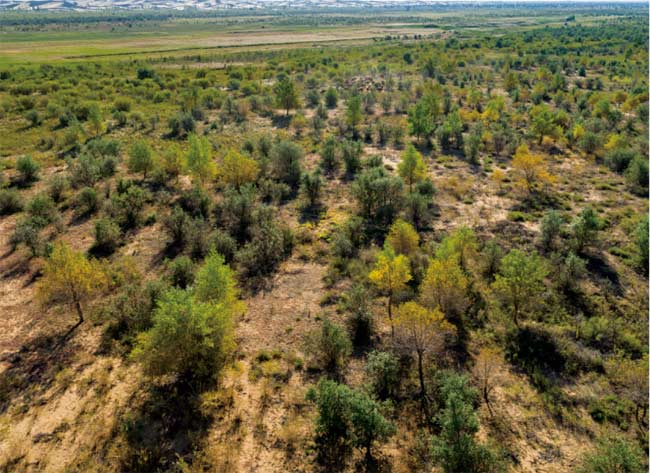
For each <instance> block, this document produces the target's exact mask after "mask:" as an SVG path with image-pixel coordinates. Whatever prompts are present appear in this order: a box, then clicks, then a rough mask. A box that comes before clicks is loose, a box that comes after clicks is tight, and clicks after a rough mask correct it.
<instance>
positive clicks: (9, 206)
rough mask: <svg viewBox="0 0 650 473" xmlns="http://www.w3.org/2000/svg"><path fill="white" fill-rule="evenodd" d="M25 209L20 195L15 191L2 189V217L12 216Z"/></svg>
mask: <svg viewBox="0 0 650 473" xmlns="http://www.w3.org/2000/svg"><path fill="white" fill-rule="evenodd" d="M22 209H23V201H22V198H21V196H20V193H19V192H18V191H17V190H14V189H0V215H10V214H13V213H16V212H20V211H21V210H22Z"/></svg>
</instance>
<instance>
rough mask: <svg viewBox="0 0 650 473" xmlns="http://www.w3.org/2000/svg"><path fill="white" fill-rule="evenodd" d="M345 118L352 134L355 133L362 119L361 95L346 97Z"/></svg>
mask: <svg viewBox="0 0 650 473" xmlns="http://www.w3.org/2000/svg"><path fill="white" fill-rule="evenodd" d="M345 120H346V123H347V124H348V126H349V127H350V129H351V130H352V134H353V135H355V136H356V135H357V126H358V125H359V123H361V120H363V113H362V110H361V97H360V96H359V95H358V94H357V95H353V96H352V97H350V98H349V99H348V108H347V110H346V111H345Z"/></svg>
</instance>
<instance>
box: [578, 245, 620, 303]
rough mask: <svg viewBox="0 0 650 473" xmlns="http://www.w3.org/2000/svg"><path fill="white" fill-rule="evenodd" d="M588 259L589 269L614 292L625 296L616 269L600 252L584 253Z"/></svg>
mask: <svg viewBox="0 0 650 473" xmlns="http://www.w3.org/2000/svg"><path fill="white" fill-rule="evenodd" d="M582 256H585V257H586V259H587V271H588V272H589V273H590V274H593V275H594V276H596V277H597V278H598V279H599V280H601V281H603V282H605V284H607V285H608V286H609V287H610V288H611V289H612V291H613V292H614V294H616V296H618V297H622V296H623V287H622V286H621V280H620V278H619V277H618V273H617V272H616V270H615V269H614V268H613V267H612V266H610V264H609V263H608V262H607V261H606V260H605V259H604V258H603V257H602V255H600V254H583V255H582Z"/></svg>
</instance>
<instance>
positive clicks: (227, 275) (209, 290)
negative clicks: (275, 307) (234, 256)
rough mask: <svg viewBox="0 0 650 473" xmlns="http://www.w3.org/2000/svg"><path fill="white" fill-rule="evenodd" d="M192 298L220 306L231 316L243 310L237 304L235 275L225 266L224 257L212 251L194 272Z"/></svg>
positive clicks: (240, 305) (237, 290)
mask: <svg viewBox="0 0 650 473" xmlns="http://www.w3.org/2000/svg"><path fill="white" fill-rule="evenodd" d="M193 290H194V297H195V298H196V300H197V301H200V302H209V303H212V304H220V305H221V306H223V307H227V308H228V310H230V311H231V313H233V314H237V312H241V311H242V310H243V305H242V303H240V302H238V299H239V289H238V288H237V283H236V281H235V273H234V272H233V270H232V269H230V267H229V266H228V265H227V264H226V262H225V260H224V257H223V256H221V255H220V254H219V253H217V252H216V251H214V250H212V251H211V252H210V253H209V254H208V256H207V257H206V258H205V260H204V261H203V264H202V265H201V267H200V268H199V269H198V271H197V272H196V278H195V282H194V287H193Z"/></svg>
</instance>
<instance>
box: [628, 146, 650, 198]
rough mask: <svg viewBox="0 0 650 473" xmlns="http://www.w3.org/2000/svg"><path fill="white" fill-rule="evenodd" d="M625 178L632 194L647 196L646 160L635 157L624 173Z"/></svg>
mask: <svg viewBox="0 0 650 473" xmlns="http://www.w3.org/2000/svg"><path fill="white" fill-rule="evenodd" d="M625 177H626V178H627V181H628V183H629V185H630V187H631V188H632V190H633V191H634V192H636V193H637V194H640V195H647V194H648V160H647V159H646V158H643V157H641V156H636V157H635V158H634V159H633V160H632V162H631V163H630V165H629V166H628V168H627V171H625Z"/></svg>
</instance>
